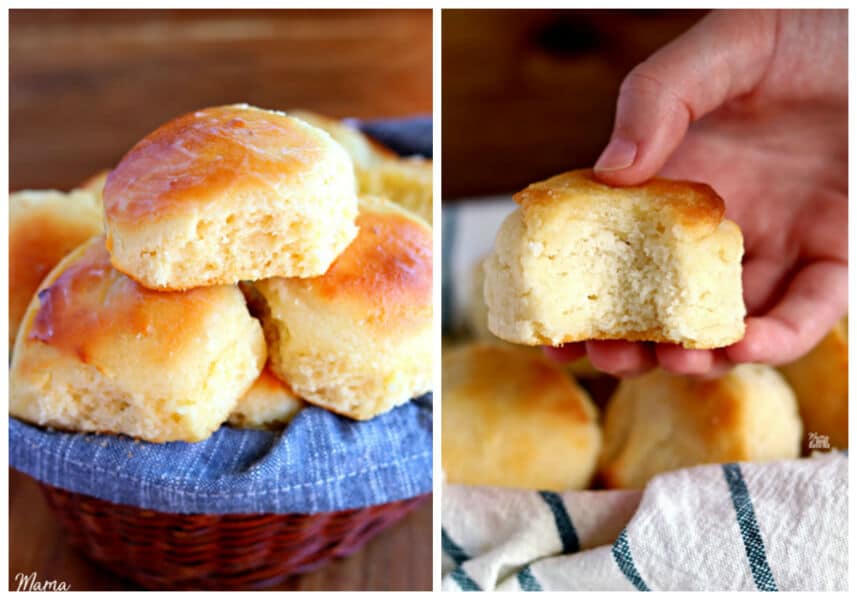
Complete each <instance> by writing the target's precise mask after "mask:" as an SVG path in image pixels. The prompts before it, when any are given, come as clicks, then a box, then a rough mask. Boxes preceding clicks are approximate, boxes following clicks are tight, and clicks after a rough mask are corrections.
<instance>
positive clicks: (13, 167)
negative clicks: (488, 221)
mask: <svg viewBox="0 0 857 600" xmlns="http://www.w3.org/2000/svg"><path fill="white" fill-rule="evenodd" d="M9 34H10V36H9V37H10V40H9V78H10V81H9V93H10V173H9V178H10V187H11V189H12V190H16V189H23V188H35V189H44V188H56V189H70V188H72V187H74V186H76V185H77V184H79V183H80V182H81V181H83V180H84V179H86V178H88V177H89V176H91V175H93V174H94V173H96V172H98V171H100V170H101V169H104V168H109V167H112V166H113V165H115V164H116V163H117V162H118V161H119V159H120V158H121V157H122V155H123V154H124V153H125V152H126V151H127V150H128V149H130V148H131V146H132V145H133V144H135V143H136V142H137V141H138V140H139V139H140V138H142V137H143V136H144V135H146V134H147V133H149V132H150V131H152V130H154V129H155V128H156V127H157V126H159V125H161V124H162V123H164V122H165V121H168V120H169V119H172V118H173V117H176V116H178V115H181V114H183V113H186V112H188V111H191V110H194V109H197V108H201V107H205V106H211V105H218V104H225V103H233V102H248V103H250V104H254V105H258V106H261V107H264V108H276V109H294V108H304V109H309V110H313V111H316V112H319V113H322V114H326V115H329V116H332V117H339V118H342V117H357V118H364V119H373V118H383V117H403V116H412V115H416V114H422V115H427V114H431V111H432V13H431V11H430V10H423V11H414V10H408V11H375V10H367V11H334V10H325V11H318V12H313V11H238V10H229V11H199V10H194V11H179V10H176V11H138V10H135V11H130V10H128V11H124V10H122V11H108V10H91V11H89V10H86V11H54V10H37V11H29V10H13V11H11V12H10V20H9ZM391 565H392V566H393V568H391ZM431 565H432V509H431V502H426V503H424V504H423V505H422V506H421V507H420V508H419V509H417V510H416V511H415V512H414V513H412V514H411V515H409V516H408V517H407V518H406V519H405V520H403V521H402V522H400V523H399V524H397V525H395V526H394V527H393V528H392V529H389V530H387V531H385V532H384V533H383V534H382V535H381V536H379V537H377V538H375V539H374V540H372V541H371V542H370V543H369V544H368V545H367V546H365V547H364V548H363V549H362V550H361V551H360V552H358V553H357V554H355V555H353V556H351V557H349V558H347V559H345V560H338V561H335V562H333V563H331V564H329V565H327V566H326V567H324V568H322V569H321V570H319V571H315V572H312V573H307V574H305V575H301V576H297V577H293V578H291V579H289V580H287V581H286V582H285V583H283V584H281V585H280V586H278V588H279V589H286V590H356V589H363V590H430V589H431V585H432V569H431ZM9 572H10V578H9V582H10V586H11V587H12V589H14V587H15V585H16V582H15V580H14V578H13V577H14V575H15V574H16V573H24V574H30V573H32V572H36V573H38V578H39V580H40V581H41V580H45V579H56V580H59V581H65V582H67V583H68V584H69V585H70V586H71V589H73V590H84V589H86V590H117V589H133V585H132V584H130V583H129V582H126V581H122V580H120V579H118V578H117V577H115V576H114V575H112V574H111V573H109V572H106V571H104V570H103V569H100V568H99V567H98V566H96V565H95V564H94V563H92V562H90V561H88V560H87V559H86V558H85V557H84V556H82V555H81V554H80V553H79V552H78V551H77V550H75V549H74V548H72V547H71V546H69V545H68V544H67V543H66V542H65V540H64V538H63V532H62V530H61V529H60V525H59V523H58V521H57V519H56V518H54V516H53V515H52V514H51V513H50V511H49V509H48V507H47V505H46V503H45V500H44V498H43V497H42V495H41V493H40V491H39V489H38V488H37V486H36V484H35V483H34V482H33V481H32V480H31V479H29V478H28V477H26V476H25V475H22V474H20V473H18V472H16V471H14V470H11V469H10V473H9Z"/></svg>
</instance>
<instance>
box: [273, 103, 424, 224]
mask: <svg viewBox="0 0 857 600" xmlns="http://www.w3.org/2000/svg"><path fill="white" fill-rule="evenodd" d="M289 114H290V115H292V116H296V117H298V118H300V119H303V120H304V121H306V122H307V123H310V124H311V125H314V126H316V127H321V128H322V129H324V130H325V131H327V132H328V133H329V134H330V135H331V137H333V139H335V140H336V141H337V142H339V143H340V144H341V145H342V146H343V147H344V148H345V150H346V151H347V152H348V154H349V155H350V156H351V160H352V162H353V163H354V172H355V175H356V176H357V189H358V190H359V191H360V193H362V194H368V195H372V196H382V197H384V198H387V199H389V200H392V201H393V202H395V203H396V204H398V205H399V206H402V207H404V208H406V209H408V210H410V211H411V212H413V213H416V214H417V215H419V216H420V217H422V218H423V219H425V221H426V222H427V223H431V222H432V206H433V203H432V190H433V187H432V161H431V160H428V159H426V158H421V157H419V156H411V157H407V158H402V157H400V156H399V155H398V154H396V153H395V152H393V151H392V150H390V149H389V148H387V147H385V146H384V145H382V144H380V143H378V142H377V141H375V140H374V139H372V138H371V137H369V136H368V135H366V134H364V133H363V132H361V131H360V130H359V129H357V128H355V127H351V126H350V125H348V124H347V123H344V122H343V121H338V120H336V119H331V118H330V117H325V116H323V115H320V114H317V113H313V112H310V111H305V110H296V111H292V112H290V113H289Z"/></svg>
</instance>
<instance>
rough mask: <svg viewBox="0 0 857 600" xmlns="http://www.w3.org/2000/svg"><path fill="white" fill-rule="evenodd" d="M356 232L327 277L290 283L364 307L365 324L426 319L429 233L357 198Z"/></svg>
mask: <svg viewBox="0 0 857 600" xmlns="http://www.w3.org/2000/svg"><path fill="white" fill-rule="evenodd" d="M357 226H358V228H359V232H358V234H357V237H356V238H354V241H353V242H351V244H350V245H349V246H348V248H346V249H345V251H344V252H343V253H342V254H340V255H339V256H338V257H337V258H336V260H335V261H334V262H333V264H332V265H331V266H330V268H329V269H328V270H327V273H325V274H324V275H322V276H320V277H314V278H310V279H303V280H291V281H295V282H296V283H298V284H305V285H306V286H307V287H308V289H309V290H311V291H312V292H313V293H314V294H316V295H317V296H318V297H320V298H322V299H324V300H330V301H335V302H340V301H351V302H357V303H359V304H361V305H364V306H368V311H367V313H366V314H367V320H368V321H369V322H377V323H379V324H382V323H387V324H389V323H391V322H402V321H409V320H411V319H416V320H418V321H424V320H425V317H426V311H428V318H429V319H431V315H430V311H431V305H432V233H431V229H430V228H429V227H428V225H426V224H425V223H423V222H422V221H421V220H420V219H419V218H418V217H415V216H412V215H410V214H408V213H406V212H405V211H403V210H400V209H398V208H396V207H394V206H392V205H390V204H388V203H386V202H383V201H378V200H375V199H370V198H366V197H364V198H362V199H361V202H360V213H359V215H358V217H357Z"/></svg>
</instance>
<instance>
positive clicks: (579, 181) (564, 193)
mask: <svg viewBox="0 0 857 600" xmlns="http://www.w3.org/2000/svg"><path fill="white" fill-rule="evenodd" d="M514 198H515V202H517V203H518V204H519V205H520V206H521V208H522V210H524V212H525V213H526V212H527V211H528V210H529V209H531V208H537V207H546V206H549V205H550V204H553V203H555V202H559V201H566V202H576V203H580V204H581V205H584V206H585V205H587V204H588V203H591V202H596V201H599V200H603V199H604V198H609V199H610V200H611V201H615V202H616V203H617V205H618V204H619V203H620V202H622V201H624V200H642V201H644V202H646V203H650V205H651V207H652V208H653V209H655V208H663V209H668V210H670V211H671V212H672V213H673V214H674V216H675V219H676V221H678V222H679V223H682V224H683V225H687V226H693V225H701V226H703V227H705V228H707V229H714V228H716V227H717V225H718V224H719V223H720V221H721V220H722V219H723V214H724V212H725V206H724V204H723V199H722V198H721V197H720V196H718V195H717V193H716V192H715V191H714V190H713V189H712V188H711V186H709V185H707V184H704V183H697V182H693V181H676V180H670V179H661V178H657V177H656V178H654V179H650V180H649V181H647V182H646V183H644V184H642V185H635V186H627V187H614V186H610V185H607V184H606V183H601V182H600V181H598V180H597V179H595V176H594V175H593V172H592V169H579V170H576V171H567V172H565V173H561V174H560V175H555V176H554V177H551V178H549V179H545V180H544V181H539V182H537V183H533V184H530V185H529V186H527V187H526V188H525V189H524V190H522V191H520V192H518V193H517V194H515V195H514Z"/></svg>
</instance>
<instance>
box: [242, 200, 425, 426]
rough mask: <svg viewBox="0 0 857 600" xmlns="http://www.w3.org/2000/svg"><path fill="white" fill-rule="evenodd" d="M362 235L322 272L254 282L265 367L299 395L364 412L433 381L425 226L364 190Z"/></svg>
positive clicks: (361, 415)
mask: <svg viewBox="0 0 857 600" xmlns="http://www.w3.org/2000/svg"><path fill="white" fill-rule="evenodd" d="M357 225H358V226H359V228H360V233H359V234H358V235H357V238H356V239H355V240H354V242H352V243H351V245H350V246H348V248H347V249H346V250H345V252H343V253H342V255H341V256H340V257H339V258H337V259H336V260H335V261H334V262H333V265H331V267H330V269H329V270H328V271H327V273H325V274H324V275H323V276H321V277H314V278H310V279H295V278H291V279H286V278H281V277H277V278H271V279H266V280H263V281H258V282H255V283H254V284H253V287H254V288H255V290H256V293H257V296H258V301H257V302H255V304H257V305H258V304H261V306H256V307H254V308H255V310H256V311H258V312H257V314H260V315H261V318H262V322H263V324H264V328H265V336H266V338H267V340H268V348H269V353H270V355H271V368H272V369H273V371H274V373H275V374H276V375H277V376H278V377H279V378H280V379H281V380H283V381H288V382H289V385H290V386H291V387H292V389H293V390H294V391H295V393H296V394H297V395H298V396H300V397H301V398H303V399H305V400H307V401H308V402H311V403H313V404H317V405H319V406H322V407H324V408H327V409H329V410H332V411H334V412H337V413H340V414H343V415H347V416H349V417H352V418H355V419H369V418H371V417H373V416H375V415H377V414H380V413H383V412H385V411H388V410H390V409H391V408H393V407H394V406H396V405H398V404H402V403H404V402H406V401H407V400H408V399H410V398H412V397H414V396H418V395H420V394H423V393H424V392H427V391H428V390H429V389H430V388H431V376H432V234H431V229H430V228H429V227H428V225H426V224H425V223H424V222H423V221H422V220H421V219H419V218H418V217H416V216H414V215H412V214H410V213H408V212H407V211H404V210H402V209H401V208H398V207H397V206H395V205H394V204H391V203H389V202H386V201H384V200H381V199H376V198H368V197H364V198H362V199H361V203H360V215H359V216H358V218H357Z"/></svg>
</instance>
